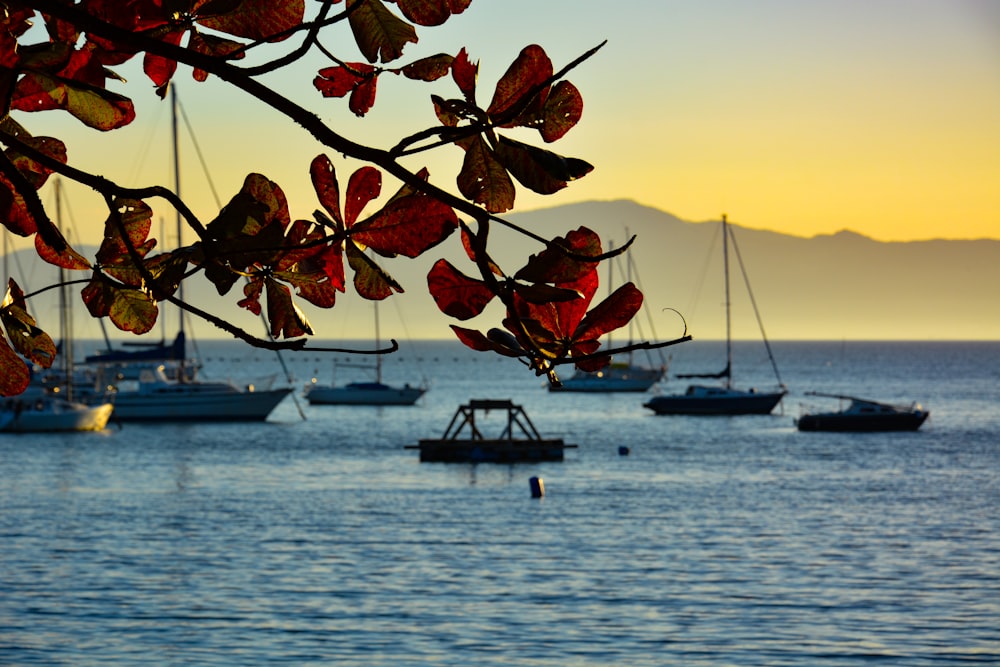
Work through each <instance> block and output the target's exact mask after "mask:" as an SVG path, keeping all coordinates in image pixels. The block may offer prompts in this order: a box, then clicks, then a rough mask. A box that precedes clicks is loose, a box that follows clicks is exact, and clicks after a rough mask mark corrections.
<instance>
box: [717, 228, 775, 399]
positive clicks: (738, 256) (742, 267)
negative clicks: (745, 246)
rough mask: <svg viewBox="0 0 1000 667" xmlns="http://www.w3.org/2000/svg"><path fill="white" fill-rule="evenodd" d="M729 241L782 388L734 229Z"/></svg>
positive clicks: (772, 366) (731, 230)
mask: <svg viewBox="0 0 1000 667" xmlns="http://www.w3.org/2000/svg"><path fill="white" fill-rule="evenodd" d="M729 240H730V241H732V245H733V250H734V251H735V254H736V261H737V262H738V263H739V265H740V272H741V273H742V274H743V284H744V285H746V288H747V294H748V295H749V296H750V304H751V305H752V306H753V314H754V317H756V318H757V326H758V328H760V336H761V338H763V339H764V347H765V348H767V358H768V359H769V360H770V361H771V368H772V369H773V370H774V377H775V378H777V380H778V384H779V385H780V386H782V387H784V386H785V383H784V382H782V381H781V373H779V372H778V364H777V363H775V361H774V353H773V352H772V351H771V343H770V342H769V341H768V339H767V333H766V332H765V331H764V321H763V320H762V319H761V317H760V311H759V310H758V309H757V299H756V298H754V295H753V289H752V288H751V287H750V277H749V276H748V275H747V269H746V266H745V265H744V264H743V256H742V255H741V254H740V247H739V246H738V245H736V236H734V235H733V229H732V227H730V228H729Z"/></svg>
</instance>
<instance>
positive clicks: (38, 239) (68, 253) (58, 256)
mask: <svg viewBox="0 0 1000 667" xmlns="http://www.w3.org/2000/svg"><path fill="white" fill-rule="evenodd" d="M35 252H37V253H38V256H39V257H41V258H42V259H43V260H45V261H46V262H48V263H49V264H52V265H54V266H61V267H62V268H64V269H69V270H70V271H83V270H86V269H90V268H93V267H92V266H91V264H90V262H88V261H87V258H85V257H84V256H83V255H81V254H80V253H78V252H77V251H76V250H73V248H71V247H69V245H68V244H67V245H66V247H65V249H64V250H62V251H61V252H59V251H57V250H55V249H54V248H52V247H51V246H49V245H48V244H47V243H46V242H45V240H44V239H43V238H42V236H41V235H40V234H38V235H36V236H35Z"/></svg>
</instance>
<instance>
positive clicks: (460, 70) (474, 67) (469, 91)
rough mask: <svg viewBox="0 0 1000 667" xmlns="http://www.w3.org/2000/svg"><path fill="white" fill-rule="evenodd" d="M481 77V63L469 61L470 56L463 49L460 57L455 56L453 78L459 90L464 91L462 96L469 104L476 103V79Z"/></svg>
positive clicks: (452, 65) (452, 66) (452, 70)
mask: <svg viewBox="0 0 1000 667" xmlns="http://www.w3.org/2000/svg"><path fill="white" fill-rule="evenodd" d="M478 76H479V63H478V62H476V63H473V62H471V61H470V60H469V54H468V53H466V51H465V48H464V47H463V48H462V50H461V51H459V52H458V55H457V56H455V62H453V63H452V64H451V78H452V79H453V80H454V81H455V84H456V85H457V86H458V89H459V90H460V91H462V95H463V96H464V97H465V99H466V100H467V101H469V102H475V99H476V77H478Z"/></svg>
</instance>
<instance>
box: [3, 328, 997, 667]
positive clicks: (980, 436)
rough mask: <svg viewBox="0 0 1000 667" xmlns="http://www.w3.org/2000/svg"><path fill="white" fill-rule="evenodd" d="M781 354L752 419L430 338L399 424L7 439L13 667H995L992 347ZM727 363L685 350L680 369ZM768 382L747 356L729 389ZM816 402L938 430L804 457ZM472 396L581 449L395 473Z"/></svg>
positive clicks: (227, 351)
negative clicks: (535, 490)
mask: <svg viewBox="0 0 1000 667" xmlns="http://www.w3.org/2000/svg"><path fill="white" fill-rule="evenodd" d="M774 347H775V352H776V354H777V357H778V363H779V367H780V370H781V371H782V376H783V380H784V381H785V382H786V384H788V386H789V388H790V390H791V391H792V394H791V395H790V396H789V397H787V398H786V401H785V404H784V407H783V412H782V413H780V414H775V415H772V416H764V417H730V418H726V417H723V418H704V417H703V418H698V417H657V416H654V415H652V414H651V413H649V411H648V410H645V409H644V408H643V407H642V400H643V398H642V396H641V395H639V396H637V395H608V396H598V395H593V396H587V395H571V394H549V393H548V392H546V391H545V390H544V389H543V387H542V381H541V380H540V379H539V378H535V377H533V376H531V375H530V374H528V373H527V372H526V371H524V370H523V369H522V368H521V367H519V366H518V365H517V364H516V363H515V362H511V361H510V360H506V359H500V358H497V357H493V356H491V355H478V354H475V353H471V352H467V351H465V350H463V349H461V348H460V347H458V346H457V345H454V344H451V343H448V344H442V343H435V344H430V343H426V344H417V345H415V346H411V347H408V348H404V351H403V352H402V353H401V354H399V355H398V356H397V357H395V358H393V359H392V360H391V361H389V362H388V363H387V368H386V375H387V376H388V379H390V380H392V381H411V382H419V381H420V380H421V379H422V378H424V377H425V378H426V379H427V380H429V382H430V383H431V390H430V391H429V392H428V394H427V395H426V396H425V397H424V398H423V399H422V403H421V404H420V405H418V406H415V407H413V408H357V407H355V408H350V407H335V406H326V407H320V406H316V407H310V406H308V405H307V404H306V403H305V402H304V401H302V400H301V399H300V400H299V401H298V404H296V402H295V401H293V400H292V399H291V398H289V399H286V401H285V403H283V404H282V405H281V406H279V408H278V410H276V411H275V413H274V414H273V415H272V418H271V420H270V421H269V422H268V423H266V424H252V425H245V424H205V425H183V426H182V425H171V424H162V425H144V426H138V425H126V426H125V427H124V428H122V429H121V430H117V429H112V430H109V431H107V432H105V433H99V434H79V435H73V436H65V435H64V436H47V435H46V436H43V435H38V436H14V435H3V436H0V545H2V546H0V548H2V553H0V664H3V665H74V666H75V665H140V664H141V665H148V664H164V665H171V664H172V665H182V664H183V665H272V664H289V665H330V664H336V665H359V666H360V665H505V666H510V665H609V664H614V665H634V666H641V665H869V664H891V665H965V664H986V663H1000V343H832V344H831V343H780V342H779V343H775V344H774ZM201 353H202V355H203V356H204V357H205V360H206V368H205V375H206V376H210V377H214V378H219V377H230V376H232V377H235V378H237V379H240V380H250V379H254V380H259V378H260V376H262V375H270V374H277V375H278V378H279V379H278V381H279V382H282V381H284V378H283V376H282V372H281V369H280V367H279V366H278V364H277V363H276V362H275V360H274V358H273V357H270V356H268V355H267V354H266V353H263V352H251V353H249V354H248V353H247V352H246V351H245V350H240V349H238V348H234V347H233V346H232V345H230V344H223V343H218V344H207V343H203V344H202V345H201ZM720 353H721V347H720V346H719V345H718V344H715V343H703V342H694V343H689V344H687V345H685V346H680V347H678V348H674V349H673V350H672V354H673V367H672V370H676V371H678V372H684V371H690V370H703V369H704V370H718V369H721V367H722V365H723V364H722V362H721V361H720V358H719V354H720ZM254 356H256V357H257V359H258V360H259V364H258V365H257V366H256V367H255V366H254V365H253V364H248V363H247V361H248V357H250V358H252V357H254ZM285 361H286V363H287V365H288V367H289V369H290V371H291V372H292V373H293V374H294V376H295V383H296V385H298V386H301V384H303V383H304V382H305V381H307V380H308V378H309V377H310V376H311V375H313V374H314V371H315V372H317V373H318V376H319V379H320V380H321V381H323V382H328V381H329V380H330V374H331V364H330V361H329V360H328V359H320V358H316V357H315V356H313V355H304V356H299V357H296V356H294V355H286V357H285ZM767 370H768V367H767V362H766V358H764V356H763V354H762V352H760V351H758V349H757V348H756V347H753V348H749V347H744V346H742V345H741V346H739V347H738V349H737V365H736V367H735V372H736V374H737V381H738V382H740V383H741V384H744V385H746V384H751V383H758V384H761V385H762V386H763V384H765V383H766V382H767V380H766V377H767V375H766V373H767ZM350 374H351V372H350V371H347V370H343V369H341V370H340V371H338V375H339V376H340V379H341V380H347V379H350ZM682 388H683V386H682V385H681V384H680V383H679V382H677V381H671V383H670V384H669V386H668V387H667V389H668V390H681V389H682ZM807 390H818V391H828V392H844V393H853V394H858V395H862V396H866V397H870V398H875V399H891V400H901V401H906V402H909V401H911V400H918V401H920V402H922V403H923V404H924V406H925V407H927V408H929V409H930V411H931V418H930V420H929V422H928V423H926V424H925V425H924V427H923V428H922V429H921V430H920V431H918V432H916V433H890V434H862V435H847V434H824V433H799V432H798V431H796V430H795V428H794V424H793V418H794V417H795V416H796V415H797V414H798V413H799V410H800V408H801V407H802V406H803V405H811V406H817V407H818V406H821V405H824V402H823V401H821V400H819V399H815V398H811V397H807V396H804V395H803V394H804V392H805V391H807ZM469 398H511V399H514V400H515V401H516V402H519V403H522V404H523V405H524V406H525V408H526V409H527V410H528V413H529V415H530V416H531V418H532V419H533V421H534V423H535V425H536V426H538V428H539V430H541V431H542V432H543V433H544V434H546V435H553V436H555V435H560V436H563V437H564V438H566V439H567V440H568V441H569V442H573V443H576V444H578V445H579V448H578V449H576V450H569V452H568V454H567V459H566V461H564V462H562V463H547V464H538V465H527V464H524V465H514V466H498V465H478V466H473V465H455V464H451V465H447V464H426V463H425V464H421V463H419V462H418V460H417V454H416V452H414V451H412V450H406V449H404V446H405V445H407V444H414V443H415V442H416V440H417V439H418V438H420V437H428V436H436V435H439V434H440V433H441V432H442V431H443V430H444V427H445V426H446V425H447V422H448V420H449V419H450V417H451V415H452V413H453V412H454V410H455V408H456V407H457V406H458V405H459V404H460V403H463V402H465V401H467V400H468V399H469ZM825 405H826V406H831V407H832V405H833V404H832V403H825ZM300 408H301V410H302V411H303V412H304V413H305V417H306V418H305V419H303V418H302V417H301V416H300V414H299V409H300ZM622 445H625V446H628V447H629V449H630V454H629V455H628V456H621V455H619V452H618V448H619V446H622ZM532 476H539V477H541V478H542V479H543V480H544V483H545V487H546V495H545V497H544V498H541V499H533V498H532V497H531V494H530V488H529V478H530V477H532Z"/></svg>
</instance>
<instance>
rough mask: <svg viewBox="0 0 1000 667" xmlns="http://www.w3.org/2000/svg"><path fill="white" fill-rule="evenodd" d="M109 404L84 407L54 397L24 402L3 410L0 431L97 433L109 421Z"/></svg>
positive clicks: (111, 407) (0, 417)
mask: <svg viewBox="0 0 1000 667" xmlns="http://www.w3.org/2000/svg"><path fill="white" fill-rule="evenodd" d="M113 409H114V406H113V405H111V404H110V403H102V404H100V405H84V404H82V403H72V402H70V401H65V400H62V399H57V398H44V399H39V400H38V401H35V402H31V401H28V402H26V403H23V404H22V405H21V407H20V408H18V407H13V406H12V407H9V408H8V407H5V408H4V409H3V411H2V412H0V424H5V425H4V427H3V428H2V429H0V430H3V431H5V432H9V433H47V432H68V431H101V430H103V429H104V428H105V427H106V426H107V424H108V420H109V419H110V418H111V412H112V410H113Z"/></svg>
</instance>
